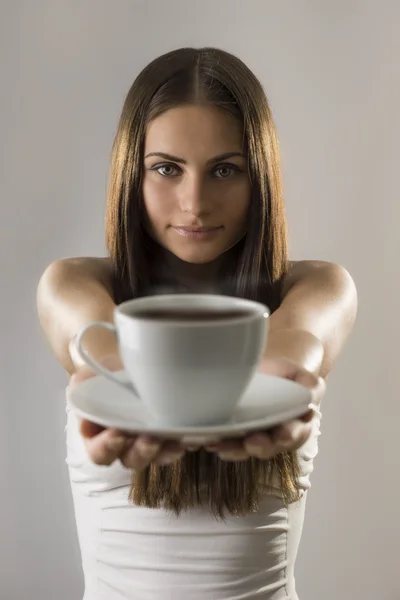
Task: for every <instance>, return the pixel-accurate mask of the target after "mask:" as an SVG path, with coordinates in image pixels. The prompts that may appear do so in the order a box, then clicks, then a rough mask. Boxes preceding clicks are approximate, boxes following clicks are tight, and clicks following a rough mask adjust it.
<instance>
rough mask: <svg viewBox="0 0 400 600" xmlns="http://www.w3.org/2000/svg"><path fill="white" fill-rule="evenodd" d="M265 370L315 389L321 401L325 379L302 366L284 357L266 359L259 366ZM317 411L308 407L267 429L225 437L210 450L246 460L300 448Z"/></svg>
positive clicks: (316, 398) (317, 400)
mask: <svg viewBox="0 0 400 600" xmlns="http://www.w3.org/2000/svg"><path fill="white" fill-rule="evenodd" d="M260 370H261V371H262V372H263V373H267V374H268V375H276V376H278V377H284V378H285V379H290V380H292V381H296V382H297V383H300V384H301V385H304V386H305V387H308V388H310V389H311V390H312V394H313V401H312V403H313V404H315V405H318V404H319V403H320V401H321V399H322V397H323V395H324V393H325V382H324V380H323V379H322V378H321V377H317V376H315V375H313V374H312V373H310V372H309V371H306V370H305V369H303V368H302V367H299V366H298V365H296V364H294V363H292V362H290V361H288V360H285V359H281V358H274V359H267V360H265V361H263V364H262V366H261V368H260ZM313 414H314V411H313V410H309V411H307V412H306V413H305V414H304V415H302V416H301V417H299V418H298V419H293V420H292V421H287V422H286V423H282V424H281V425H279V426H277V427H273V428H272V429H270V430H268V431H264V432H255V433H250V434H249V435H247V436H245V437H244V438H242V439H231V440H224V441H222V442H219V443H218V444H213V445H211V446H207V447H206V449H207V450H208V451H210V452H217V453H218V455H219V458H220V459H221V460H227V461H243V460H247V459H248V458H250V457H251V456H253V457H256V458H261V459H264V460H267V459H270V458H272V457H273V456H275V455H276V454H279V453H280V452H289V451H293V450H297V449H298V448H300V447H301V446H302V445H303V444H304V443H305V442H306V441H307V439H308V437H309V435H310V433H311V420H312V418H313Z"/></svg>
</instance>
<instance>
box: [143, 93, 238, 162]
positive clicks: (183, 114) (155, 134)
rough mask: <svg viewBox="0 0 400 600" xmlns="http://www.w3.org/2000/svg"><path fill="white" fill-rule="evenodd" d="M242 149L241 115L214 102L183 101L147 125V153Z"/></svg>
mask: <svg viewBox="0 0 400 600" xmlns="http://www.w3.org/2000/svg"><path fill="white" fill-rule="evenodd" d="M242 150H243V127H242V124H241V123H240V122H239V120H238V119H236V118H235V117H233V116H232V115H230V114H228V113H227V112H225V111H223V110H221V109H220V108H217V107H214V106H199V105H184V106H178V107H176V108H171V109H170V110H168V111H166V112H164V113H162V114H161V115H160V116H158V117H156V118H155V119H153V120H152V121H150V123H149V124H148V126H147V129H146V136H145V153H148V152H157V151H160V152H167V153H170V154H174V155H177V156H182V157H183V154H185V157H187V155H193V154H199V155H207V156H208V157H209V155H210V154H211V155H212V154H223V153H225V152H233V151H238V152H240V151H242Z"/></svg>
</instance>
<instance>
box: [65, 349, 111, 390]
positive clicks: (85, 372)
mask: <svg viewBox="0 0 400 600" xmlns="http://www.w3.org/2000/svg"><path fill="white" fill-rule="evenodd" d="M99 363H100V364H102V365H103V366H104V367H106V368H107V369H110V371H119V370H120V369H122V361H121V359H120V357H119V356H118V355H117V354H108V355H107V356H103V358H101V359H100V360H99ZM96 375H97V373H96V372H95V371H94V370H93V369H92V368H91V367H89V365H82V366H81V367H79V369H78V370H77V371H76V372H75V373H74V374H73V375H72V376H71V378H70V380H69V387H74V386H75V385H78V383H81V382H82V381H85V380H86V379H90V378H91V377H95V376H96Z"/></svg>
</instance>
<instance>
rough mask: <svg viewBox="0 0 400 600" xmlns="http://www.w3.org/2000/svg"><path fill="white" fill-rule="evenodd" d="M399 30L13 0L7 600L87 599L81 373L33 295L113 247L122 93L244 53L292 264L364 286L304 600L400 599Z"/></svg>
mask: <svg viewBox="0 0 400 600" xmlns="http://www.w3.org/2000/svg"><path fill="white" fill-rule="evenodd" d="M399 21H400V5H399V3H398V2H396V1H395V0H394V1H393V2H389V1H385V0H379V1H378V0H377V1H375V2H371V1H367V0H365V1H362V0H360V1H351V0H336V1H333V0H332V1H321V0H315V1H311V0H309V1H299V0H293V1H286V0H279V1H278V0H277V1H275V2H269V1H266V0H246V2H244V1H243V0H237V1H235V0H229V1H224V0H219V1H218V0H202V1H201V2H197V1H195V0H189V1H188V0H169V1H168V2H163V1H161V0H159V1H158V0H146V1H132V0H131V1H128V0H115V1H112V2H111V1H110V0H86V1H78V0H64V1H62V0H35V1H33V0H26V1H22V0H19V1H18V0H9V1H7V0H2V1H1V3H0V44H1V46H0V47H1V59H0V61H1V62H0V66H1V94H0V103H1V104H0V132H1V137H0V140H1V160H0V169H1V173H0V175H1V176H0V244H1V246H0V249H1V251H0V261H1V262H0V265H1V280H2V290H1V312H0V318H1V323H0V325H1V338H0V353H1V354H0V359H1V362H0V365H1V367H0V368H1V371H0V402H1V404H0V461H1V463H0V468H1V479H0V481H1V490H0V498H1V510H0V519H1V522H0V526H1V533H0V598H1V600H32V599H36V598H40V599H41V600H53V599H54V598H57V600H75V599H76V600H80V598H81V597H82V575H81V570H80V560H79V551H78V546H77V538H76V532H75V525H74V518H73V511H72V502H71V497H70V492H69V487H68V479H67V471H66V466H65V464H64V456H65V446H64V425H65V413H64V386H65V384H66V377H65V375H64V373H63V372H62V370H61V368H60V367H59V366H58V365H56V364H55V361H54V359H53V357H52V356H51V355H50V353H49V350H48V348H47V346H46V345H45V343H44V342H43V339H42V335H41V332H40V329H39V325H38V322H37V317H36V307H35V290H36V285H37V282H38V279H39V277H40V275H41V273H42V272H43V270H44V268H45V266H46V265H47V264H48V263H50V262H51V261H52V260H54V259H56V258H60V257H65V256H80V255H103V254H104V245H103V212H104V206H105V189H106V178H107V168H108V159H109V153H110V146H111V142H112V136H113V133H114V130H115V126H116V122H117V118H118V115H119V111H120V108H121V105H122V101H123V98H124V95H125V93H126V92H127V90H128V88H129V86H130V84H131V82H132V80H133V79H134V77H135V75H136V74H137V73H138V70H139V69H140V68H142V67H143V66H144V65H145V64H146V63H147V62H148V61H149V60H150V59H152V58H154V57H155V56H157V55H158V54H161V53H163V52H165V51H168V50H170V49H172V48H175V47H178V46H182V45H195V46H202V45H216V46H220V47H222V48H224V49H227V50H230V51H232V52H234V53H236V54H238V55H239V56H240V57H241V58H242V59H243V60H244V61H245V62H247V64H248V65H249V66H250V67H251V68H252V69H253V70H254V71H255V73H256V74H257V75H258V76H259V77H260V78H261V80H262V82H263V84H264V85H265V88H266V91H267V94H268V96H269V98H270V102H271V105H272V108H273V112H274V115H275V119H276V123H277V127H278V132H279V136H280V140H281V146H282V160H283V169H284V177H285V189H286V199H287V208H288V217H289V223H290V236H291V237H290V239H291V255H292V258H293V259H303V258H317V259H325V260H330V261H334V262H339V263H341V264H343V265H344V266H346V267H347V268H348V269H349V271H350V272H351V274H352V275H353V277H354V279H355V281H356V284H357V286H358V290H359V298H360V307H359V315H358V321H357V325H356V328H355V330H354V333H353V335H352V337H351V340H350V342H349V344H348V345H347V347H346V349H345V352H344V353H343V355H342V357H341V359H340V360H339V361H338V364H337V366H336V367H335V370H334V372H333V374H332V376H331V377H330V379H329V384H328V393H327V395H326V398H325V400H324V403H323V411H324V419H323V427H322V431H323V435H322V438H321V444H320V455H319V457H318V459H317V461H316V471H315V473H314V476H313V488H312V491H311V493H310V494H309V500H308V509H307V516H306V524H305V530H304V534H303V540H302V545H301V550H300V554H299V559H298V564H297V581H298V591H299V595H300V598H302V599H304V600H321V598H323V599H324V600H338V599H340V600H353V599H354V598H357V599H358V598H359V599H361V598H362V599H363V600H376V599H377V598H379V600H395V599H396V598H399V595H400V584H399V581H398V577H397V573H398V560H399V550H398V539H399V535H400V528H399V519H398V508H399V506H400V493H399V492H400V485H399V481H398V471H399V468H398V467H399V458H398V443H397V440H398V436H399V433H398V421H397V419H398V418H399V414H400V409H399V398H398V393H397V391H398V387H397V383H396V382H395V373H396V369H397V368H398V364H397V363H398V338H399V320H398V315H397V310H396V309H397V307H398V291H399V283H398V282H399V276H398V257H399V256H400V242H399V241H397V242H396V239H397V240H399V237H398V223H399V219H400V210H399V203H398V169H399V167H398V165H399V162H400V151H399V139H400V120H399V118H398V110H399V106H400V81H399V73H400V70H399V56H400V36H399V34H398V25H399Z"/></svg>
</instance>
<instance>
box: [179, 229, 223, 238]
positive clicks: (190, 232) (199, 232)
mask: <svg viewBox="0 0 400 600" xmlns="http://www.w3.org/2000/svg"><path fill="white" fill-rule="evenodd" d="M172 229H173V230H174V231H176V233H178V234H179V235H181V236H183V237H189V238H193V239H199V240H200V239H206V238H209V237H212V236H213V235H215V234H216V233H217V232H218V231H220V230H221V229H222V226H221V225H219V226H218V227H193V226H192V227H186V226H182V225H177V226H173V227H172Z"/></svg>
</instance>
